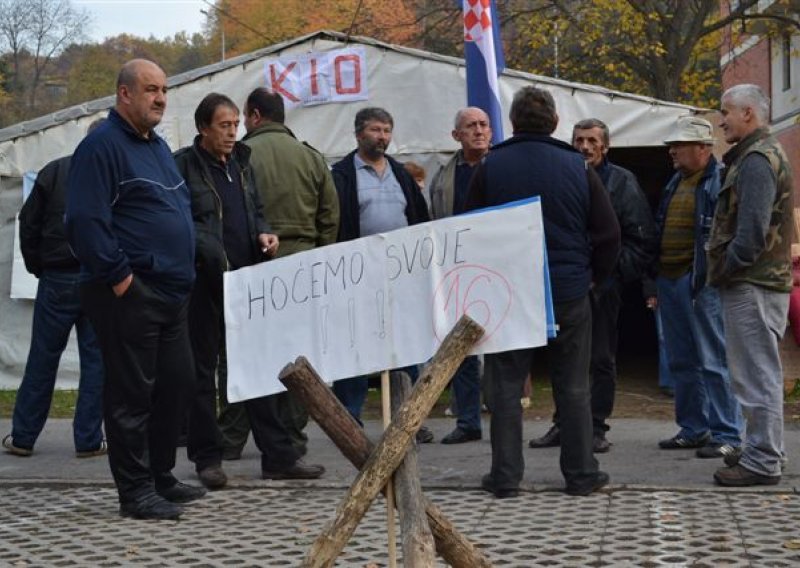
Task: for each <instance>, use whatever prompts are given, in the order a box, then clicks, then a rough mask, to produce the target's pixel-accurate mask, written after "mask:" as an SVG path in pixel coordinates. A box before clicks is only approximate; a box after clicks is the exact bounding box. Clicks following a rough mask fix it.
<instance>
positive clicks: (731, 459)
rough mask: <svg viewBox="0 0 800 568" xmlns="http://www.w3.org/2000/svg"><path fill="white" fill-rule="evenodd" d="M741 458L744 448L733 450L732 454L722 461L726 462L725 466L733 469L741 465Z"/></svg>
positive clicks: (724, 457)
mask: <svg viewBox="0 0 800 568" xmlns="http://www.w3.org/2000/svg"><path fill="white" fill-rule="evenodd" d="M698 451H700V450H698ZM741 457H742V447H741V446H739V447H737V448H733V451H732V452H730V453H728V454H725V455H724V456H723V457H722V461H723V462H725V465H727V466H728V467H733V466H735V465H739V460H740V459H741Z"/></svg>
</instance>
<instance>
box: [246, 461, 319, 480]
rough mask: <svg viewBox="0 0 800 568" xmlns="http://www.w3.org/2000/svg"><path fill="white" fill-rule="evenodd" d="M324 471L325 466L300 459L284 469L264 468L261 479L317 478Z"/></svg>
mask: <svg viewBox="0 0 800 568" xmlns="http://www.w3.org/2000/svg"><path fill="white" fill-rule="evenodd" d="M323 473H325V468H324V467H322V466H321V465H311V464H307V463H306V462H304V461H303V460H301V459H300V460H297V461H296V462H294V465H292V466H290V467H287V468H284V469H262V470H261V479H317V478H318V477H322V474H323Z"/></svg>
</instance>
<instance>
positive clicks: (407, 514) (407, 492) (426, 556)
mask: <svg viewBox="0 0 800 568" xmlns="http://www.w3.org/2000/svg"><path fill="white" fill-rule="evenodd" d="M389 388H390V390H391V395H392V396H391V401H392V416H393V417H394V416H397V413H398V412H399V411H400V406H401V405H402V404H403V402H404V401H405V400H406V399H407V398H408V396H409V394H410V393H411V377H409V376H408V374H407V373H402V372H399V373H392V379H391V381H390V387H389ZM394 491H395V500H396V501H397V512H398V513H399V514H400V531H401V534H402V535H403V564H405V565H406V566H433V562H434V558H435V557H436V545H435V544H434V541H433V533H431V527H430V525H429V524H428V517H427V516H426V515H425V501H424V498H423V496H422V484H421V483H420V481H419V466H418V462H417V447H416V446H415V445H414V444H411V447H410V448H409V449H408V451H407V452H406V456H405V458H404V459H403V461H402V462H400V465H399V466H398V467H397V469H396V470H395V471H394Z"/></svg>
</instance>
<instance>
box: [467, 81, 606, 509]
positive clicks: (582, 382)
mask: <svg viewBox="0 0 800 568" xmlns="http://www.w3.org/2000/svg"><path fill="white" fill-rule="evenodd" d="M510 119H511V124H512V126H513V127H514V135H513V136H512V137H511V138H510V139H508V140H506V141H505V142H502V143H501V144H498V145H497V146H494V147H493V148H492V150H491V151H490V152H489V154H488V155H487V156H486V157H485V158H484V160H483V162H482V163H481V164H480V165H479V166H478V168H477V169H476V170H475V173H474V174H473V176H472V181H471V183H470V192H469V196H468V197H467V204H466V209H467V210H472V209H478V208H483V207H490V206H498V205H502V204H505V203H510V202H513V201H518V200H520V199H525V198H530V197H534V196H538V197H540V199H541V203H542V216H543V221H544V230H545V235H546V243H547V259H548V267H549V271H550V278H551V281H552V291H553V308H554V312H555V320H556V324H557V325H558V326H559V327H558V335H557V337H556V338H555V339H553V340H551V341H550V342H549V343H548V345H547V351H548V357H547V359H548V364H549V368H550V380H551V382H552V384H553V395H554V397H555V400H556V405H557V407H558V408H559V411H560V414H561V438H562V444H561V472H562V474H563V475H564V479H565V480H566V492H567V493H568V494H570V495H588V494H590V493H592V492H593V491H595V490H596V489H599V488H600V487H603V486H604V485H606V484H607V483H608V475H607V474H606V473H604V472H602V471H599V469H598V464H597V460H596V459H595V458H594V456H593V455H592V415H591V406H590V403H591V399H590V385H589V359H590V351H591V341H592V336H591V330H592V311H591V306H590V302H589V290H590V288H591V286H592V285H593V284H594V285H597V284H598V283H602V282H605V281H606V279H607V278H608V277H609V276H611V273H612V270H613V268H614V266H616V261H617V255H618V254H619V246H620V245H619V232H620V231H619V223H618V222H617V218H616V216H615V215H614V210H613V209H612V207H611V202H610V200H609V197H608V193H607V192H606V191H605V189H604V188H603V184H602V182H601V181H600V178H599V177H598V176H597V174H596V173H595V171H594V170H593V169H592V168H588V167H587V166H586V164H585V163H584V161H583V158H582V156H581V155H580V154H579V153H578V152H577V151H575V150H574V149H573V148H572V147H570V146H569V145H567V144H565V143H563V142H561V141H559V140H556V139H555V138H553V137H552V136H551V134H552V133H553V131H554V130H555V129H556V126H557V124H558V115H557V114H556V108H555V101H554V100H553V97H552V95H551V94H550V93H549V92H547V91H545V90H543V89H538V88H536V87H523V88H522V89H520V90H519V91H517V93H516V94H515V95H514V101H513V103H512V105H511V112H510ZM533 353H534V350H533V349H521V350H516V351H505V352H502V353H493V354H490V355H487V356H486V372H487V373H489V374H490V376H491V377H492V387H491V388H492V401H493V402H492V420H491V440H492V469H491V472H490V473H489V474H488V475H485V476H484V477H483V480H482V483H481V485H482V487H483V489H485V490H486V491H489V492H490V493H493V494H494V495H495V496H496V497H498V498H500V499H502V498H506V497H516V496H517V495H518V494H519V484H520V482H521V481H522V475H523V472H524V467H525V464H524V460H523V458H522V405H521V403H520V398H521V397H522V387H523V383H524V381H525V378H526V377H527V375H528V373H529V372H530V370H531V365H532V363H533Z"/></svg>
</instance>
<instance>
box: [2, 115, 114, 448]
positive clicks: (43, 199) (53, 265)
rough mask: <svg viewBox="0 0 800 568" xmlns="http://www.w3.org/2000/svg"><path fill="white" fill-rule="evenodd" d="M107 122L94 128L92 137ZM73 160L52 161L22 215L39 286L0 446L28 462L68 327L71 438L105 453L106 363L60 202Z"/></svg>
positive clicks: (23, 246) (23, 239)
mask: <svg viewBox="0 0 800 568" xmlns="http://www.w3.org/2000/svg"><path fill="white" fill-rule="evenodd" d="M103 120H104V119H99V120H96V121H94V122H93V123H92V124H91V125H90V126H89V132H91V131H92V130H94V129H95V128H97V127H98V126H100V124H102V122H103ZM70 159H71V156H66V157H63V158H59V159H58V160H53V161H52V162H50V163H49V164H47V165H46V166H45V167H44V168H42V170H41V171H40V172H39V175H37V176H36V183H35V184H34V186H33V190H32V191H31V194H30V196H28V199H27V200H26V201H25V204H24V205H23V206H22V211H20V214H19V236H20V250H21V252H22V258H23V259H24V260H25V268H27V269H28V272H30V273H31V274H33V275H34V276H36V278H38V279H39V285H38V287H37V289H36V303H35V304H34V306H33V329H32V331H31V346H30V351H29V352H28V362H27V364H26V365H25V374H24V375H23V377H22V383H21V384H20V386H19V390H18V391H17V399H16V402H15V403H14V418H13V421H12V426H11V434H10V435H8V436H6V437H5V438H4V439H3V447H4V448H5V449H6V451H7V452H8V453H10V454H14V455H17V456H23V457H25V456H30V455H31V454H32V453H33V445H34V444H35V443H36V440H37V438H38V437H39V434H41V432H42V428H44V424H45V421H46V420H47V413H48V411H49V410H50V403H51V400H52V397H53V389H54V388H55V384H56V372H57V371H58V363H59V361H60V360H61V354H62V353H63V352H64V349H65V348H66V346H67V340H68V339H69V333H70V330H71V329H72V327H73V326H74V327H75V331H76V333H77V337H78V353H79V355H80V361H81V374H80V382H79V383H78V400H77V401H76V404H75V420H74V422H73V425H72V437H73V441H74V443H75V453H76V455H77V456H78V457H79V458H80V457H91V456H99V455H103V454H105V453H106V444H105V440H103V430H102V422H103V400H102V399H103V396H102V395H103V359H102V355H101V354H100V347H99V346H98V344H97V336H95V333H94V329H93V328H92V325H91V323H89V318H88V317H87V316H86V314H85V313H84V311H83V309H81V305H80V294H79V289H80V283H81V282H82V278H81V275H80V264H79V263H78V259H76V258H75V256H74V255H73V254H72V252H71V251H70V250H69V244H68V243H67V237H66V235H65V233H64V202H65V199H66V185H67V176H68V175H69V164H70Z"/></svg>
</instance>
